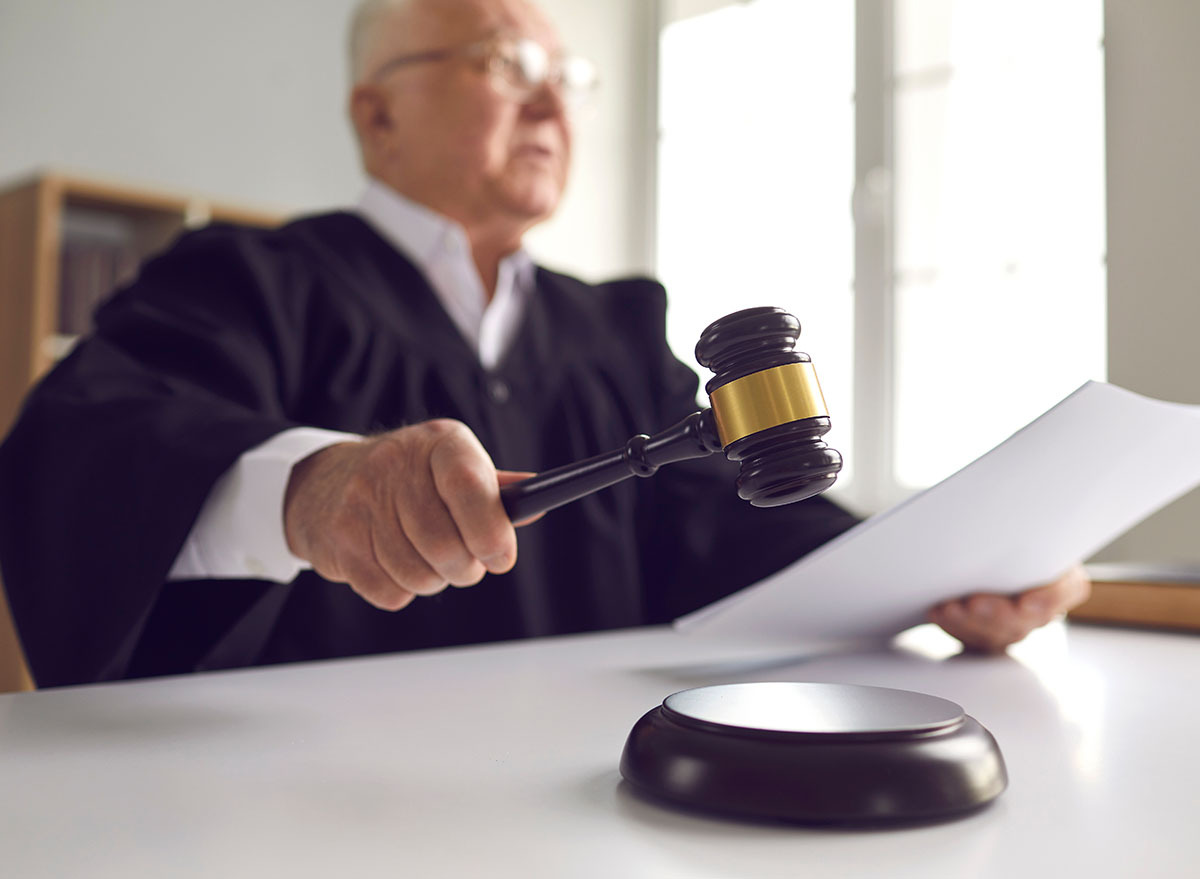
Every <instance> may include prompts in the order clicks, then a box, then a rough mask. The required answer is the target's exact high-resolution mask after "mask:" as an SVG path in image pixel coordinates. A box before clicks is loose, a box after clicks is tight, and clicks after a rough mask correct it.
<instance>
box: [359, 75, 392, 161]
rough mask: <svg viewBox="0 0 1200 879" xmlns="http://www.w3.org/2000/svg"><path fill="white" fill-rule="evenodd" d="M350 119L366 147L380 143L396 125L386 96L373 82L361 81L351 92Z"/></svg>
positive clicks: (360, 141)
mask: <svg viewBox="0 0 1200 879" xmlns="http://www.w3.org/2000/svg"><path fill="white" fill-rule="evenodd" d="M350 121H351V123H353V125H354V130H355V131H356V132H357V133H358V140H359V143H361V144H362V145H363V146H364V147H365V146H367V145H370V144H375V143H378V142H379V140H380V138H381V137H386V136H387V135H388V134H390V133H391V131H392V128H393V126H394V125H395V119H394V118H393V116H392V112H391V109H390V108H389V107H388V102H387V98H386V96H385V95H384V94H383V92H382V90H380V89H379V88H378V86H375V85H373V84H371V83H360V84H359V85H356V86H355V87H354V90H353V91H351V92H350Z"/></svg>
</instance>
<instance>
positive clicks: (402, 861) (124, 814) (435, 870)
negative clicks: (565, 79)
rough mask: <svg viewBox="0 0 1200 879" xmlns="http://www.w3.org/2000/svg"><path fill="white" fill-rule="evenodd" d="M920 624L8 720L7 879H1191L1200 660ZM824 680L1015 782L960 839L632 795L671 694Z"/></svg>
mask: <svg viewBox="0 0 1200 879" xmlns="http://www.w3.org/2000/svg"><path fill="white" fill-rule="evenodd" d="M952 652H953V651H952V649H951V647H950V645H949V639H948V638H946V637H945V636H943V635H941V633H938V632H935V631H932V630H929V629H928V627H924V628H923V629H918V630H914V631H913V632H911V633H908V634H907V635H906V636H904V637H903V638H902V639H901V640H900V641H899V642H898V646H897V647H895V648H893V649H890V650H887V651H879V652H875V653H871V652H857V653H855V652H843V653H836V652H827V653H825V654H818V655H813V656H809V657H802V656H792V657H788V658H781V657H780V656H779V655H778V653H777V652H776V653H774V654H771V653H768V652H767V651H766V650H765V649H763V648H761V647H758V648H745V647H743V648H735V647H733V646H731V645H722V646H720V647H716V646H714V645H711V644H706V643H704V642H701V641H692V640H689V639H688V638H686V637H684V636H678V635H676V634H674V633H672V632H670V631H667V630H660V629H651V630H640V631H628V632H616V633H606V634H600V635H588V636H580V637H573V638H558V639H549V640H545V641H537V642H524V643H513V644H505V645H494V646H482V647H473V648H466V649H456V650H440V651H431V652H424V653H413V654H401V655H396V656H388V657H376V658H370V659H361V660H350V661H342V662H331V663H322V664H311V665H296V666H288V667H278V668H273V669H259V670H251V671H239V672H226V673H216V674H207V675H197V676H193V677H190V678H174V679H159V680H155V681H143V682H136V683H123V684H113V685H103V686H93V687H80V688H70V689H62V690H54V691H45V692H39V693H18V694H12V695H7V696H0V790H3V797H2V798H0V873H3V874H4V875H9V876H20V877H23V879H28V877H42V876H55V877H60V876H72V877H76V876H89V877H91V876H112V877H122V879H128V877H133V876H139V877H140V876H171V877H191V876H196V877H216V876H220V877H234V876H255V877H258V876H289V877H306V876H322V877H327V876H348V877H356V879H357V877H372V876H397V875H405V876H419V877H441V876H453V877H468V876H469V877H475V876H488V877H505V876H520V877H530V876H537V877H540V876H549V877H605V879H612V877H622V879H630V877H654V879H667V877H677V876H679V877H730V876H755V877H774V876H789V877H791V876H805V877H818V876H839V877H850V876H871V877H878V876H889V877H907V876H912V877H921V879H929V877H937V876H953V877H956V879H958V877H968V876H988V877H1005V879H1010V877H1013V876H1020V877H1022V879H1032V877H1039V876H1054V877H1059V876H1064V875H1070V876H1084V877H1089V879H1091V877H1101V876H1114V877H1115V876H1122V877H1123V876H1134V875H1138V876H1156V877H1158V876H1185V875H1190V876H1195V875H1200V833H1198V832H1197V830H1196V826H1195V825H1196V820H1197V818H1198V817H1200V761H1198V760H1197V759H1196V756H1195V750H1194V749H1195V748H1196V746H1197V742H1198V740H1200V710H1198V709H1197V707H1196V698H1197V697H1196V694H1197V692H1198V691H1200V687H1198V685H1200V638H1197V637H1196V636H1195V635H1182V634H1162V633H1146V632H1135V631H1126V630H1119V629H1101V628H1088V627H1084V626H1080V625H1072V626H1071V627H1070V628H1067V627H1065V626H1061V625H1057V626H1051V627H1049V628H1048V629H1047V630H1043V631H1042V632H1038V633H1035V635H1034V636H1032V637H1031V638H1030V639H1028V640H1027V641H1026V642H1025V643H1024V644H1021V645H1019V646H1018V647H1017V648H1016V649H1015V650H1014V654H1013V656H1011V657H954V658H948V657H949V656H950V654H951V653H952ZM743 680H813V681H840V682H847V683H860V684H874V685H878V686H888V687H899V688H903V689H911V690H918V691H921V692H926V693H931V694H934V695H937V696H943V697H946V698H948V699H952V700H954V701H956V702H958V703H959V704H960V705H962V706H963V707H964V708H965V709H966V711H967V713H969V714H971V715H973V716H974V717H975V718H977V719H978V720H979V721H980V722H981V723H983V724H984V726H986V727H988V728H989V729H990V730H991V731H992V732H993V734H994V735H995V736H996V739H997V740H998V742H999V743H1000V746H1001V749H1002V751H1003V752H1004V755H1005V758H1006V760H1007V763H1008V769H1009V775H1010V786H1009V789H1008V791H1007V792H1006V793H1004V794H1003V795H1002V796H1001V797H1000V798H999V799H998V800H997V801H996V802H995V803H993V804H992V805H991V806H990V807H988V808H986V809H985V810H983V811H982V812H979V813H976V814H973V815H971V816H969V817H967V818H965V819H960V820H956V821H951V822H947V823H942V824H937V825H933V826H920V827H908V828H902V829H889V830H870V831H848V830H829V829H812V828H801V827H791V826H779V825H759V824H748V823H738V822H731V821H723V820H717V819H713V818H708V817H701V816H696V815H691V814H685V813H680V812H675V811H668V810H665V809H662V808H660V807H658V806H655V805H652V804H650V803H648V802H645V801H643V800H642V799H640V798H639V797H638V796H637V795H636V794H634V793H632V792H631V791H630V789H629V788H628V786H627V785H626V783H624V782H623V781H622V780H621V778H620V776H619V774H618V772H617V761H618V759H619V757H620V753H621V749H622V746H623V744H624V741H625V736H626V734H627V733H628V732H629V729H630V727H631V726H632V725H633V723H634V721H636V720H637V719H638V717H640V716H641V715H642V714H643V713H644V712H645V711H647V710H649V709H650V708H652V707H654V706H655V705H657V704H658V703H659V702H660V701H661V700H662V698H663V697H665V696H666V695H668V694H669V693H671V692H674V691H676V690H680V689H684V688H687V687H691V686H699V685H703V684H708V683H722V682H732V681H743Z"/></svg>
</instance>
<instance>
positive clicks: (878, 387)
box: [657, 0, 1106, 511]
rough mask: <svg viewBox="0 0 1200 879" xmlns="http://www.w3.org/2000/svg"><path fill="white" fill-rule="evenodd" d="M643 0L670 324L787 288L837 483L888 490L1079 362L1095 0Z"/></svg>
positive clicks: (694, 327) (843, 487) (1094, 322)
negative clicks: (656, 68)
mask: <svg viewBox="0 0 1200 879" xmlns="http://www.w3.org/2000/svg"><path fill="white" fill-rule="evenodd" d="M663 2H664V7H663V8H664V12H665V14H664V15H663V21H664V26H663V29H662V32H661V40H660V58H659V65H660V93H659V119H660V131H659V138H660V139H659V153H658V237H657V243H658V271H659V274H660V276H661V277H662V278H663V280H664V282H665V283H666V284H667V286H668V289H669V290H671V294H672V299H671V311H670V313H669V315H668V323H669V334H670V338H671V342H672V345H673V346H674V347H675V350H676V353H677V354H678V355H679V356H680V357H681V359H683V360H684V361H685V362H693V358H692V354H691V349H692V347H694V345H695V341H696V339H697V338H698V337H699V333H700V331H701V330H702V329H703V327H704V325H705V324H706V323H707V322H708V321H710V320H712V319H714V318H715V317H719V316H720V315H722V314H725V313H727V312H729V311H733V310H736V309H737V308H741V307H747V306H750V305H760V304H777V305H782V306H784V307H786V308H788V309H789V310H792V311H793V312H794V313H795V314H796V315H797V316H798V317H799V318H800V321H801V324H802V325H803V327H804V332H803V334H802V336H801V341H800V345H799V347H800V349H801V350H805V351H808V352H809V353H810V354H811V355H812V356H813V361H814V363H815V364H816V366H817V372H818V375H819V376H820V378H821V381H822V385H823V387H824V389H825V394H826V398H827V401H828V403H829V407H830V413H831V415H832V417H833V421H834V430H833V431H831V433H830V436H829V440H830V444H831V445H833V446H834V447H836V448H839V449H841V450H842V451H843V453H844V454H845V456H846V460H847V471H846V473H845V474H844V478H843V479H842V480H841V481H840V483H839V485H840V489H839V490H840V491H841V493H842V496H843V499H844V500H846V501H847V502H849V503H850V504H851V505H852V506H855V507H857V508H859V509H862V510H866V511H875V510H879V509H882V508H884V507H886V506H889V505H891V504H892V503H894V502H896V501H897V500H900V499H901V498H903V497H904V496H905V495H906V494H908V493H911V492H912V491H913V490H915V489H919V488H922V487H924V486H927V485H930V484H932V483H934V482H936V481H938V480H939V479H941V478H943V477H945V476H947V475H949V474H950V473H951V472H953V471H954V470H956V469H958V468H959V467H961V466H962V465H964V464H966V463H967V462H968V461H970V460H971V459H973V458H974V457H977V456H978V455H979V454H982V453H983V452H985V451H986V450H987V449H988V448H990V447H991V446H992V445H995V444H996V443H998V442H1000V441H1002V440H1003V439H1004V438H1005V437H1006V436H1007V435H1008V434H1010V433H1011V432H1012V431H1013V430H1015V429H1017V428H1019V427H1020V426H1022V425H1023V424H1025V423H1026V422H1028V421H1029V420H1030V419H1032V418H1033V417H1035V416H1036V415H1038V414H1039V413H1040V412H1042V411H1044V410H1045V409H1047V408H1048V407H1049V406H1051V405H1053V404H1054V403H1055V402H1057V401H1058V400H1059V399H1060V398H1061V397H1063V396H1065V395H1066V394H1067V393H1069V392H1070V391H1071V390H1073V389H1074V388H1075V387H1077V386H1078V385H1079V384H1081V383H1082V382H1083V381H1084V380H1086V379H1088V378H1097V379H1103V377H1104V373H1105V332H1106V327H1105V269H1104V262H1103V252H1104V238H1105V221H1104V211H1105V204H1104V147H1103V53H1102V46H1101V36H1102V6H1101V2H1100V0H1087V2H1080V3H1074V4H1069V5H1064V6H1062V8H1059V7H1057V6H1054V8H1050V7H1048V6H1046V4H1042V3H1036V2H1034V0H1019V2H1017V0H1014V2H1010V3H1005V4H1001V5H996V4H987V3H980V2H978V0H893V2H868V0H860V2H859V3H858V4H851V3H829V2H825V0H750V2H744V3H739V4H736V5H734V4H729V5H726V4H722V3H719V2H713V0H704V2H701V0H674V2H667V0H663ZM1052 6H1053V4H1052ZM689 7H691V8H690V9H689ZM714 7H715V8H714ZM856 7H857V8H856ZM700 9H703V10H707V11H701V12H699V14H688V13H689V12H691V11H697V10H700ZM856 13H857V14H856ZM856 93H857V102H856ZM856 103H857V106H856ZM856 177H857V178H858V179H857V183H856ZM852 205H853V211H852V210H851V206H852ZM856 223H857V227H856ZM856 288H857V290H856ZM856 299H857V302H856ZM856 410H857V416H858V417H856ZM856 427H858V428H859V429H857V430H856Z"/></svg>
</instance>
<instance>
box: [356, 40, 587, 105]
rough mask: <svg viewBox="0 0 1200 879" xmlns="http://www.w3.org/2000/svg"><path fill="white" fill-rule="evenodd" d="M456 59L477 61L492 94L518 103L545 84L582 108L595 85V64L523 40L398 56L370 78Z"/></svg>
mask: <svg viewBox="0 0 1200 879" xmlns="http://www.w3.org/2000/svg"><path fill="white" fill-rule="evenodd" d="M456 56H463V57H467V58H473V59H476V60H479V61H481V62H482V63H483V69H484V70H485V71H486V72H487V73H488V74H489V76H490V77H491V81H492V85H493V87H494V88H495V89H496V91H498V92H499V93H500V94H501V95H503V96H504V97H506V98H509V99H511V100H513V101H516V102H517V103H520V104H528V103H531V102H532V101H533V100H534V99H535V98H536V97H537V94H538V92H539V91H541V89H542V88H543V87H544V86H546V85H547V84H549V85H552V86H556V87H558V88H559V89H560V90H561V91H562V95H563V100H564V102H565V103H566V104H567V105H568V106H570V107H572V108H575V107H580V106H584V105H586V104H587V103H588V102H589V101H590V100H591V98H592V97H593V95H595V93H596V88H597V86H598V84H599V77H598V76H597V73H596V65H594V64H593V63H592V62H591V61H589V60H587V59H586V58H581V57H579V56H578V55H552V54H551V53H550V52H549V51H548V50H547V49H546V47H545V46H543V45H542V44H541V43H539V42H537V41H536V40H531V39H528V38H524V37H519V38H512V37H492V38H490V39H487V40H481V41H480V42H477V43H469V44H468V45H465V46H451V47H449V48H445V49H429V50H428V51H425V52H414V53H412V54H410V55H401V56H400V57H398V58H393V59H392V60H390V61H388V62H386V63H385V64H384V65H383V66H382V67H380V68H379V69H378V70H376V71H375V73H374V75H373V76H372V77H371V78H372V79H379V78H380V77H382V76H384V75H386V74H388V73H391V72H392V71H393V70H395V69H396V68H397V67H402V66H405V65H408V64H423V63H425V62H429V61H444V60H445V59H447V58H453V57H456Z"/></svg>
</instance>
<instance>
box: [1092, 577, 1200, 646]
mask: <svg viewBox="0 0 1200 879" xmlns="http://www.w3.org/2000/svg"><path fill="white" fill-rule="evenodd" d="M1087 571H1088V574H1089V575H1090V576H1091V578H1092V596H1091V598H1089V599H1088V600H1087V601H1085V602H1084V603H1083V604H1081V605H1080V606H1079V607H1077V608H1075V610H1073V611H1071V612H1070V614H1069V616H1070V618H1071V619H1074V620H1080V621H1082V622H1092V623H1113V624H1118V625H1127V626H1147V627H1151V628H1162V629H1179V630H1186V631H1200V563H1196V564H1151V563H1129V562H1110V563H1097V564H1091V565H1088V566H1087Z"/></svg>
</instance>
